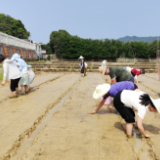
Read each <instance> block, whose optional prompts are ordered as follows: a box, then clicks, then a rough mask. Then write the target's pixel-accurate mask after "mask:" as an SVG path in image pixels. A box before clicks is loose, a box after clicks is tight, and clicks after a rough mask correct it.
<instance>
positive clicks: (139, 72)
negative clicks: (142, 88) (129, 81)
mask: <svg viewBox="0 0 160 160" xmlns="http://www.w3.org/2000/svg"><path fill="white" fill-rule="evenodd" d="M131 74H132V75H133V77H134V80H135V82H136V83H138V77H137V76H139V75H140V74H145V70H144V69H136V68H133V69H132V70H131Z"/></svg>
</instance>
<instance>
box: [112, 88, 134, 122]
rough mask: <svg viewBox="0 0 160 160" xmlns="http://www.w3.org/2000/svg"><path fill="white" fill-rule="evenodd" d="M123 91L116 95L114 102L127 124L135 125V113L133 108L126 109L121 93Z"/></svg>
mask: <svg viewBox="0 0 160 160" xmlns="http://www.w3.org/2000/svg"><path fill="white" fill-rule="evenodd" d="M122 92H123V91H120V92H118V93H117V94H116V96H115V97H114V100H113V104H114V107H115V108H116V110H117V111H118V112H119V114H120V115H121V117H122V118H123V119H124V120H125V121H126V122H127V123H134V122H135V113H134V111H133V109H132V108H128V107H126V106H125V105H124V104H123V103H122V102H121V93H122Z"/></svg>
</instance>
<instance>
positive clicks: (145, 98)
mask: <svg viewBox="0 0 160 160" xmlns="http://www.w3.org/2000/svg"><path fill="white" fill-rule="evenodd" d="M113 104H114V107H115V108H116V110H117V111H118V112H119V114H120V115H121V117H122V118H123V119H124V120H125V121H126V133H127V136H128V137H129V138H131V137H132V129H133V123H134V122H135V113H134V111H133V106H134V108H135V109H136V110H137V111H138V119H137V126H138V130H139V131H140V132H141V134H142V135H144V136H145V137H146V138H149V137H150V135H149V134H147V133H146V132H145V130H144V128H143V119H144V117H145V115H146V112H147V110H149V111H150V112H157V111H158V112H159V113H160V99H157V100H153V99H152V98H151V97H150V96H149V95H148V94H146V93H144V92H142V91H141V92H134V91H130V90H123V91H120V92H119V93H117V95H116V96H115V98H114V100H113Z"/></svg>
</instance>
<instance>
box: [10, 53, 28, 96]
mask: <svg viewBox="0 0 160 160" xmlns="http://www.w3.org/2000/svg"><path fill="white" fill-rule="evenodd" d="M11 59H13V60H14V61H16V62H18V63H19V64H20V66H19V70H20V72H21V79H20V86H21V94H22V95H24V94H25V93H28V92H29V89H30V86H29V85H30V83H29V75H28V68H27V64H26V62H25V61H24V60H23V59H22V58H20V55H19V54H17V53H15V54H13V56H12V58H11Z"/></svg>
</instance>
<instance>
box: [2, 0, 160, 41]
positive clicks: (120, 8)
mask: <svg viewBox="0 0 160 160" xmlns="http://www.w3.org/2000/svg"><path fill="white" fill-rule="evenodd" d="M159 8H160V0H0V13H3V14H7V15H10V16H11V17H13V18H15V19H19V20H21V21H22V23H23V24H24V25H25V28H26V29H27V30H28V31H29V32H30V33H31V37H30V39H32V40H33V41H36V42H42V43H44V44H45V43H48V42H49V37H50V34H51V32H52V31H58V30H60V29H63V30H66V31H67V32H69V33H70V34H71V35H77V36H78V37H81V38H92V39H105V38H108V39H118V38H121V37H124V36H138V37H148V36H160V20H159V15H160V9H159Z"/></svg>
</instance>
